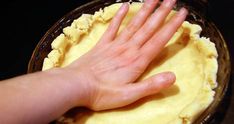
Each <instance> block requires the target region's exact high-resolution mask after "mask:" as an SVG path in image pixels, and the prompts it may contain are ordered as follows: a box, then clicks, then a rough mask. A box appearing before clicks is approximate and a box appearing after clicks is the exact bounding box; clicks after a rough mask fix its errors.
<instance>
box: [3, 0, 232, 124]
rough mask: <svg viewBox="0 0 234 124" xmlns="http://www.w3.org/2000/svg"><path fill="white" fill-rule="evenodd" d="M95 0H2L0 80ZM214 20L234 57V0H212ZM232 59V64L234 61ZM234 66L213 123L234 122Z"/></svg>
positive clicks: (22, 67)
mask: <svg viewBox="0 0 234 124" xmlns="http://www.w3.org/2000/svg"><path fill="white" fill-rule="evenodd" d="M89 1H91V0H82V1H81V0H80V1H79V0H48V1H45V0H44V1H43V0H40V1H8V2H5V3H3V2H1V4H0V7H1V15H0V20H1V23H0V24H1V28H0V30H1V33H0V36H1V37H0V57H1V58H0V80H2V79H7V78H11V77H14V76H17V75H22V74H26V71H27V65H28V62H29V59H30V57H31V54H32V52H33V50H34V48H35V46H36V45H37V43H38V42H39V40H40V38H41V37H42V36H43V35H44V34H45V33H46V31H47V30H48V29H49V28H50V27H51V26H52V25H53V24H54V23H55V22H56V21H57V20H59V19H60V18H61V17H62V16H63V15H65V14H66V13H68V12H69V11H71V10H73V9H75V8H76V7H78V6H80V5H82V4H84V3H87V2H89ZM207 9H208V12H209V15H210V17H209V18H211V19H212V21H213V22H214V23H215V24H216V26H217V27H218V28H219V30H220V31H221V33H222V34H223V36H224V39H225V40H226V42H227V45H228V47H229V51H230V54H231V58H233V57H234V43H233V42H234V0H222V1H221V0H209V7H208V8H207ZM233 64H234V63H233V61H232V66H234V65H233ZM233 88H234V69H233V67H232V75H231V81H230V84H229V88H228V91H227V93H226V95H225V97H224V102H223V103H222V104H221V106H220V107H219V110H218V112H217V113H216V114H215V116H214V118H213V120H211V124H233V123H234V90H233Z"/></svg>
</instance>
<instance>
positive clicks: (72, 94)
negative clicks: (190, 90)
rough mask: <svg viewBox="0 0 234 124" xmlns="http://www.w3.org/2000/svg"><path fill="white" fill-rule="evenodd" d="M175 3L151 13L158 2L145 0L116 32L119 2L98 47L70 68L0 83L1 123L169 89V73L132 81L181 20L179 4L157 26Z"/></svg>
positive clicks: (21, 123) (24, 122) (118, 103)
mask: <svg viewBox="0 0 234 124" xmlns="http://www.w3.org/2000/svg"><path fill="white" fill-rule="evenodd" d="M175 2H176V1H175V0H164V1H163V3H162V4H161V5H160V7H159V8H158V9H157V10H156V11H155V12H153V11H154V9H155V6H156V5H157V3H158V0H146V1H145V3H144V5H143V6H142V8H141V9H140V10H139V12H138V13H137V14H136V15H135V17H134V18H133V19H132V20H131V21H130V22H129V24H128V25H127V27H126V28H125V29H124V30H123V31H121V32H120V34H118V35H117V32H118V29H119V26H120V24H121V22H122V20H123V18H124V17H125V15H126V13H127V12H128V8H129V5H128V4H127V3H124V4H123V5H122V6H121V8H120V9H119V11H118V12H117V13H116V15H115V17H114V18H113V19H112V21H111V23H110V25H109V27H108V29H107V30H106V32H105V33H104V34H103V36H102V38H101V39H100V41H99V42H98V43H97V45H96V46H95V47H94V48H93V49H92V50H90V51H89V52H88V53H86V54H85V55H83V56H82V57H81V58H79V59H77V60H76V61H74V62H73V63H72V64H70V65H69V66H67V67H65V68H54V69H50V70H47V71H43V72H37V73H33V74H28V75H24V76H19V77H15V78H12V79H8V80H4V81H1V82H0V98H1V99H0V110H1V111H0V123H3V124H5V123H7V124H37V123H38V124H43V123H48V122H50V121H52V120H54V119H56V118H58V117H59V116H61V115H62V114H64V113H65V112H66V111H67V110H69V109H71V108H73V107H79V106H84V107H88V108H90V109H92V110H94V111H99V110H106V109H113V108H118V107H122V106H125V105H128V104H131V103H133V102H135V101H137V100H139V99H141V98H143V97H145V96H148V95H152V94H156V93H158V92H159V91H161V90H163V89H165V88H168V87H170V86H171V85H172V84H173V83H174V82H175V79H176V78H175V75H174V74H173V73H172V72H164V73H160V74H156V75H154V76H152V77H150V78H148V79H146V80H144V81H139V82H137V81H136V80H137V79H138V78H139V76H141V74H142V73H143V72H144V71H145V69H146V68H147V66H148V65H149V64H150V62H151V61H152V60H154V59H155V58H156V57H157V55H158V54H159V53H160V52H161V51H162V49H163V48H164V46H165V45H166V44H167V42H168V41H169V39H170V38H171V37H172V36H173V34H174V33H175V32H176V30H177V29H178V28H179V27H180V26H181V24H182V22H183V21H184V19H185V17H186V15H187V10H186V9H184V8H182V9H180V10H179V11H178V12H177V14H176V15H174V16H173V17H172V18H171V19H170V20H169V21H168V22H167V23H166V24H164V25H163V26H162V24H163V21H164V20H165V18H166V16H167V15H168V14H169V12H170V10H171V9H172V7H173V6H174V4H175ZM142 34H144V35H142Z"/></svg>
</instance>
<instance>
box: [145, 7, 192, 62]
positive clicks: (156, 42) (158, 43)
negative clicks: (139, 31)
mask: <svg viewBox="0 0 234 124" xmlns="http://www.w3.org/2000/svg"><path fill="white" fill-rule="evenodd" d="M187 13H188V12H187V10H186V9H185V8H182V9H180V11H179V12H178V13H177V14H176V15H174V16H173V17H172V19H171V20H170V21H168V22H167V23H166V24H165V25H164V26H163V27H162V28H161V29H160V30H159V31H158V32H157V33H156V34H154V35H153V37H151V38H150V39H149V40H148V41H147V42H146V43H145V44H144V45H143V46H142V48H141V53H142V54H143V56H144V57H146V58H144V59H147V60H150V61H151V60H153V59H154V58H155V57H156V56H157V54H158V53H159V52H161V51H162V49H163V48H164V46H165V45H166V44H167V42H168V41H169V40H170V39H171V37H172V36H173V35H174V33H175V32H176V31H177V29H178V28H179V27H180V26H181V24H182V23H183V21H184V20H185V18H186V15H187Z"/></svg>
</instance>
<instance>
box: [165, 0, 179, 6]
mask: <svg viewBox="0 0 234 124" xmlns="http://www.w3.org/2000/svg"><path fill="white" fill-rule="evenodd" d="M175 2H176V0H164V1H163V5H164V6H166V7H171V6H172V5H174V4H175Z"/></svg>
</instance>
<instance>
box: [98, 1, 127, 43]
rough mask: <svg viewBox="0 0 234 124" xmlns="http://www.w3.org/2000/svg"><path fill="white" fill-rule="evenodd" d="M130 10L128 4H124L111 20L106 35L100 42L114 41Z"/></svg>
mask: <svg viewBox="0 0 234 124" xmlns="http://www.w3.org/2000/svg"><path fill="white" fill-rule="evenodd" d="M128 9H129V5H128V3H123V4H122V6H121V7H120V9H119V10H118V12H117V13H116V14H115V16H114V17H113V19H112V20H111V23H110V25H109V26H108V28H107V30H106V31H105V33H104V34H103V35H102V38H101V39H100V42H111V41H113V40H114V38H115V36H116V34H117V33H118V30H119V27H120V25H121V23H122V21H123V19H124V17H125V16H126V14H127V12H128Z"/></svg>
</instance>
